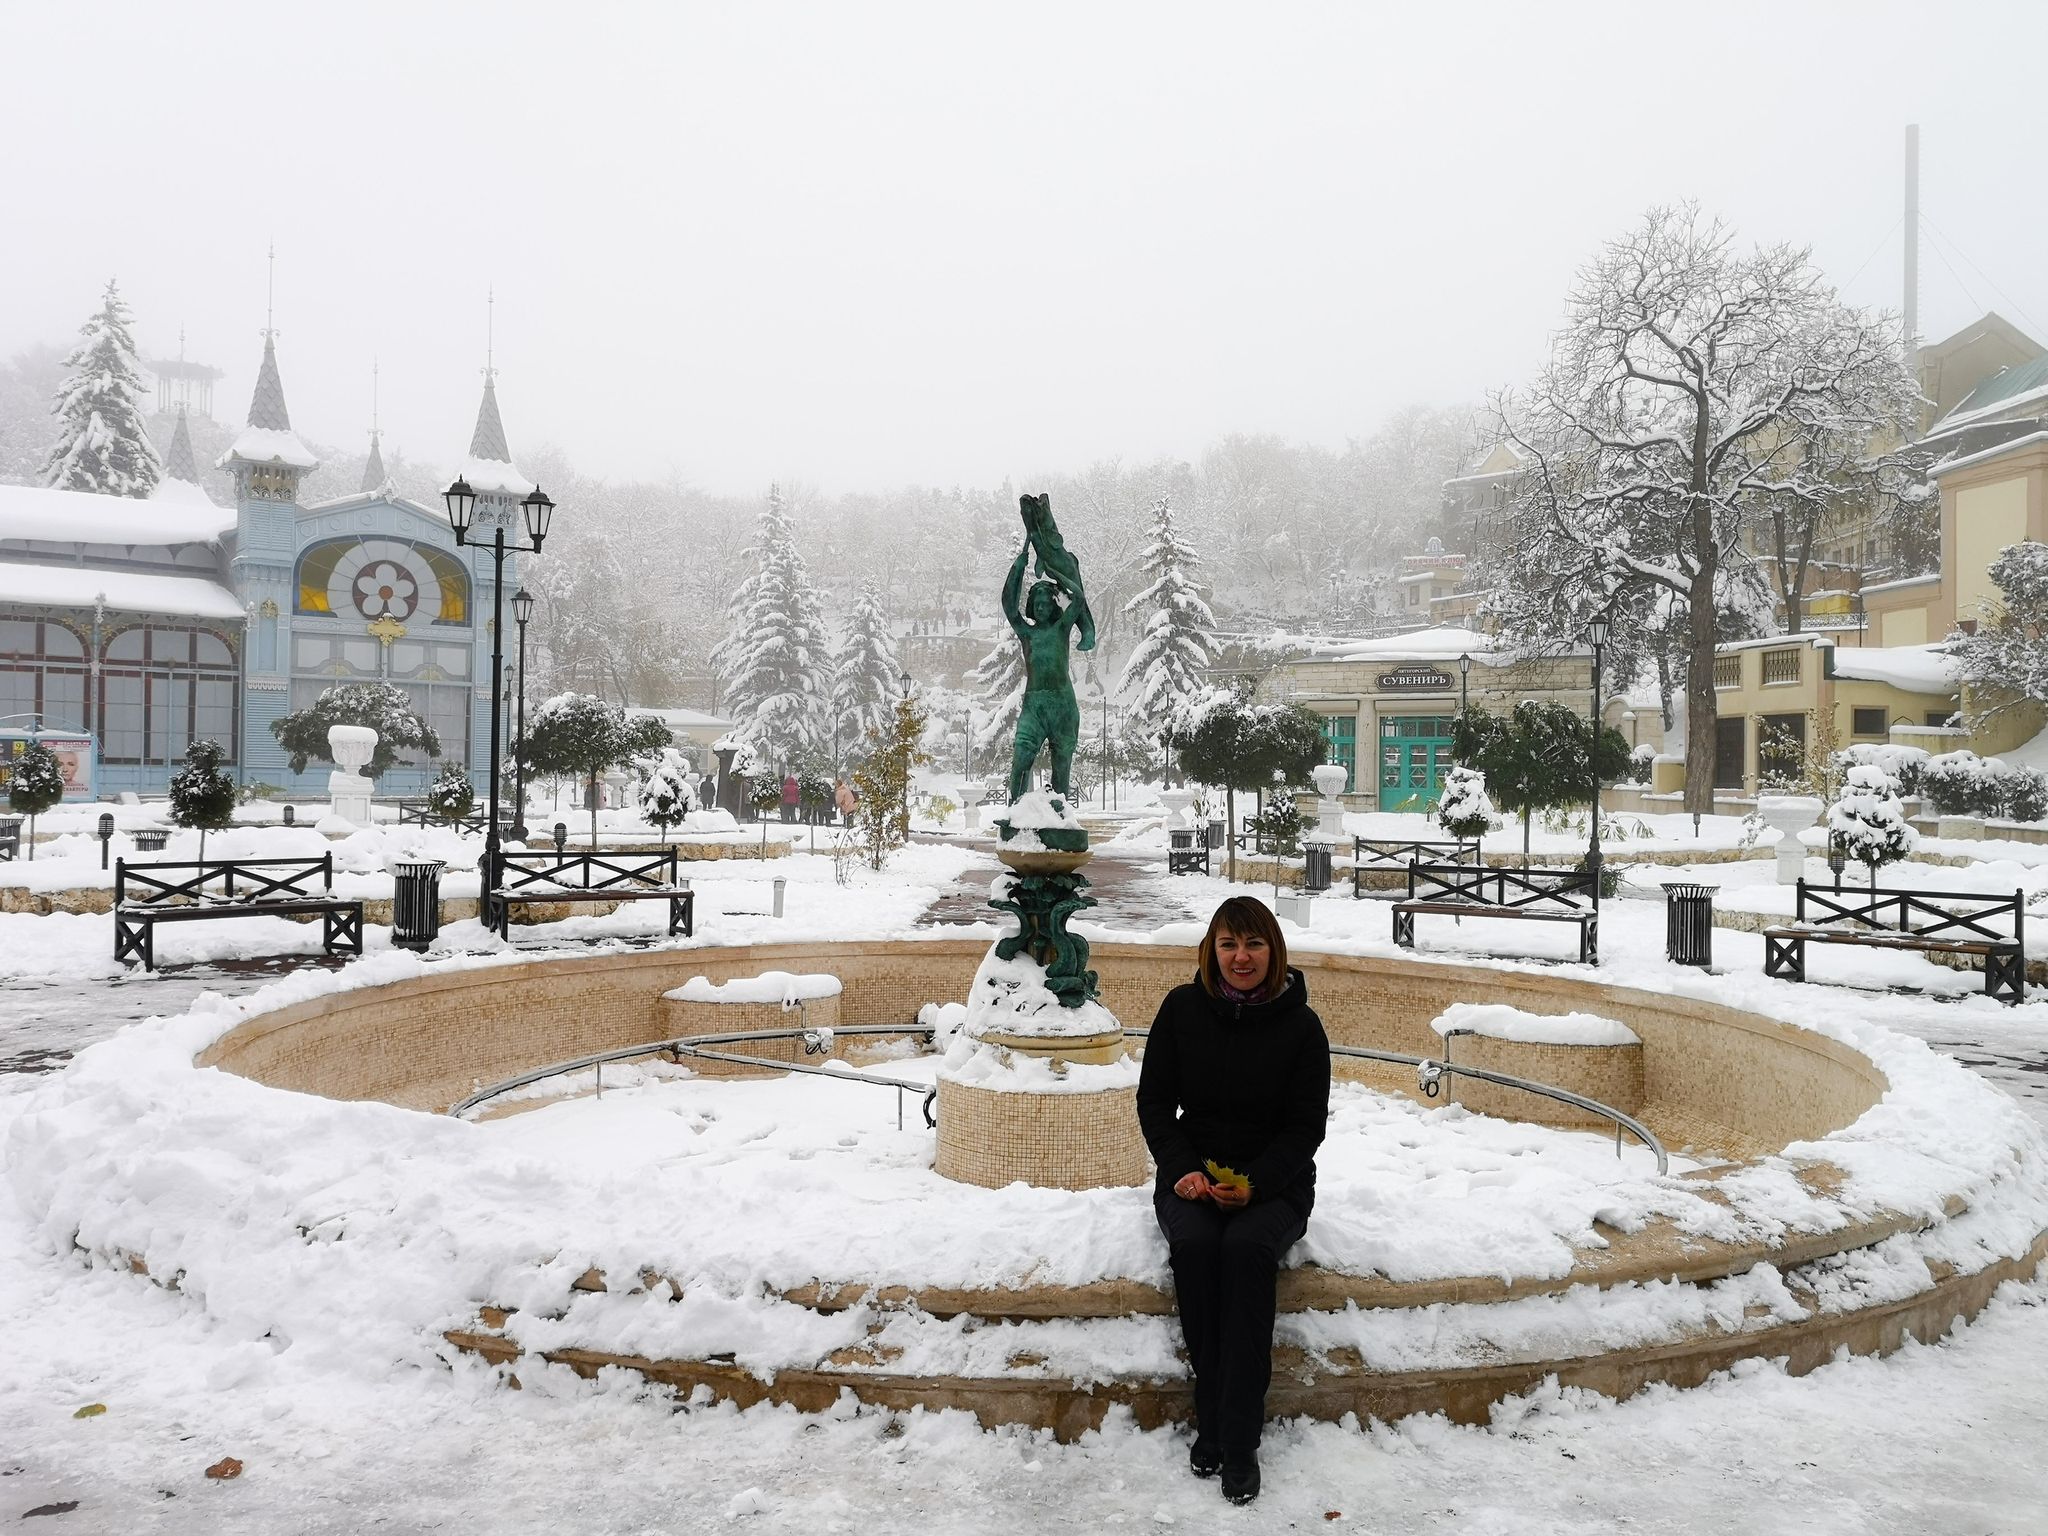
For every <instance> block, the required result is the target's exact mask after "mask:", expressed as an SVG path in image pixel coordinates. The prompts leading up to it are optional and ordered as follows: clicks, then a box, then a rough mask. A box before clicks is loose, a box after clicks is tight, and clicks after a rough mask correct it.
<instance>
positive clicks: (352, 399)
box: [0, 0, 2048, 492]
mask: <svg viewBox="0 0 2048 1536" xmlns="http://www.w3.org/2000/svg"><path fill="white" fill-rule="evenodd" d="M1425 11H1426V12H1427V13H1428V14H1417V13H1418V12H1425ZM2044 43H2048V5H2043V4H2041V3H2040V0H2032V3H2021V4H2013V5H1997V4H1989V3H1986V4H1976V5H1970V4H1953V3H1952V4H1949V5H1945V6H1942V7H1928V6H1924V5H1922V6H1915V7H1908V6H1905V5H1896V6H1894V5H1877V4H1869V3H1859V4H1854V5H1849V4H1842V5H1822V4H1807V3H1801V0H1775V3H1772V4H1765V5H1748V4H1731V3H1717V4H1715V5H1713V6H1710V7H1697V6H1687V7H1657V6H1647V5H1641V4H1624V5H1613V6H1607V5H1593V4H1581V3H1573V0H1559V3H1553V4H1545V5H1527V4H1512V5H1498V6H1494V5H1477V4H1461V5H1442V6H1433V7H1417V6H1401V7H1381V6H1368V5H1363V4H1360V5H1348V6H1330V7H1325V6H1309V5H1293V6H1286V5H1259V6H1244V5H1236V6H1227V7H1226V6H1215V7H1212V6H1204V5H1192V4H1186V3H1179V4H1172V5H1149V4H1146V5H1140V4H1128V5H1110V4H1093V5H1076V6H1065V5H1055V4H1045V3H1037V4H1032V5H1029V6H1004V7H1000V8H998V7H995V6H992V5H975V4H957V3H955V4H945V5H934V6H930V7H923V6H910V5H894V4H888V5H885V4H874V3H867V4H858V5H854V4H835V5H796V4H779V5H775V6H772V7H771V6H765V5H725V6H716V7H714V6H700V5H681V4H652V3H650V4H644V5H635V6H627V5H608V4H603V3H588V0H585V3H580V4H575V5H564V4H561V3H560V0H554V3H549V4H545V5H539V4H536V5H520V4H504V3H499V4H489V5H486V4H475V5H458V4H454V3H425V4H413V5H392V6H385V5H377V4H368V3H363V0H350V3H347V4H334V3H330V4H297V5H285V4H277V3H266V4H260V5H246V6H237V5H225V4H218V3H210V0H182V3H179V4H172V5H166V4H163V3H161V0H151V3H149V4H130V3H127V0H116V3H109V0H96V3H93V4H90V5H88V4H82V3H81V4H71V3H50V4H30V3H27V0H0V146H4V150H5V161H4V163H5V166H6V173H5V176H4V177H0V189H4V190H0V207H4V209H5V227H4V235H0V296H4V302H0V354H7V355H11V354H12V352H13V351H15V350H16V349H18V348H19V347H20V346H22V345H23V344H25V343H28V342H30V341H35V340H59V339H68V337H69V335H70V333H71V332H72V331H73V329H74V328H75V327H76V326H77V324H78V322H79V321H80V320H81V319H82V318H83V317H84V316H85V315H86V314H87V313H88V312H89V311H90V310H91V308H92V307H93V303H94V300H95V298H96V295H97V293H98V290H99V288H100V286H101V283H102V282H103V281H104V279H105V278H106V276H108V275H109V274H118V275H119V277H120V279H121V283H122V287H123V290H124V292H125V294H126V295H127V297H128V298H129V299H130V301H131V302H132V304H133V306H134V309H135V313H136V318H137V322H138V327H139V331H140V335H141V339H142V343H143V346H144V349H145V351H146V352H148V351H162V350H164V349H171V350H175V347H176V337H177V330H178V326H179V324H180V322H182V323H183V324H184V325H185V327H186V328H187V330H188V332H189V336H190V341H189V352H190V355H191V356H193V357H195V358H198V359H200V360H204V361H209V362H213V363H215V364H217V365H219V366H221V367H224V368H225V369H227V371H228V377H227V379H226V380H224V381H223V392H222V394H221V395H220V396H219V397H218V400H219V402H220V407H221V411H222V413H223V414H227V415H230V416H232V417H234V418H236V419H239V417H240V414H241V412H242V411H243V409H244V408H245V407H246V404H247V398H248V392H249V386H250V382H251V380H252V377H253V374H254V369H255V364H256V360H257V357H258V354H259V351H260V346H261V343H260V340H259V338H258V334H257V333H258V331H259V329H260V328H261V326H262V323H263V293H264V266H265V263H264V248H265V245H266V243H267V242H268V241H270V240H271V239H273V238H274V239H275V241H276V244H277V250H278V260H277V324H278V327H279V330H280V332H281V338H280V342H279V347H280V356H281V359H282V363H283V368H284V379H285V387H286V393H287V396H288V398H289V400H290V403H291V409H292V419H293V422H294V424H295V425H297V426H298V427H299V428H300V429H301V430H302V431H303V432H304V433H306V434H307V435H308V436H309V437H312V438H313V439H315V440H317V441H322V442H329V443H344V444H348V445H350V446H356V445H359V444H360V443H361V441H362V437H361V434H362V431H363V429H364V428H366V427H367V426H368V425H369V409H370V402H369V393H370V363H371V358H372V356H373V354H374V355H376V356H379V357H380V358H381V359H382V366H383V416H384V425H385V427H386V429H387V432H388V434H389V440H390V441H391V442H392V443H394V444H395V445H397V446H398V447H400V448H402V449H403V450H405V451H406V452H408V453H410V454H412V455H415V456H419V457H427V458H435V459H440V460H442V461H452V460H453V459H455V458H456V457H458V456H459V455H460V453H461V452H462V451H463V449H464V448H465V447H466V446H467V442H468V433H469V428H470V423H471V421H472V420H473V417H474V413H475V407H476V394H477V390H478V388H479V382H478V378H477V369H478V367H479V366H480V365H481V363H482V361H483V350H484V324H485V306H484V293H485V290H486V287H487V286H488V285H491V284H495V286H496V290H497V294H498V304H497V361H498V366H499V369H500V391H501V395H502V398H503V401H504V409H505V419H506V426H507V429H508V431H509V433H510V435H511V439H512V443H513V447H514V451H515V453H517V451H518V450H519V449H520V448H521V447H522V446H528V447H530V446H534V445H537V444H540V443H553V444H557V445H559V446H560V447H562V448H563V449H565V450H566V451H567V452H568V453H569V454H570V456H571V457H572V458H573V459H574V460H575V461H576V463H577V464H578V466H579V467H580V468H583V469H585V470H587V471H589V472H592V473H598V474H609V475H617V476H641V475H663V474H667V473H670V472H673V473H676V474H678V475H681V476H682V477H684V478H686V479H689V480H692V481H695V482H697V483H699V484H701V485H704V486H706V487H708V488H711V489H714V490H720V491H729V492H752V491H755V490H758V489H760V488H762V487H764V486H765V485H766V484H767V482H768V481H769V480H770V479H771V478H777V477H779V478H782V479H784V480H788V479H792V478H799V479H804V480H808V481H811V482H813V483H815V484H818V485H819V486H821V487H822V488H824V489H826V490H828V491H832V490H841V489H863V488H875V487H879V486H883V485H890V484H899V483H904V482H910V481H921V482H927V483H951V482H956V481H958V482H966V483H973V484H993V483H995V482H997V481H999V480H1000V479H1001V478H1002V477H1003V476H1004V475H1005V474H1006V473H1015V474H1018V475H1019V476H1020V477H1021V476H1023V475H1028V474H1033V473H1037V472H1040V471H1043V470H1051V469H1065V468H1075V467H1079V466H1081V465H1083V464H1085V463H1087V462H1088V461H1090V460H1092V459H1094V458H1097V457H1100V456H1103V455H1106V454H1111V453H1121V454H1124V455H1125V456H1127V457H1129V458H1133V459H1139V458H1145V457H1149V456H1151V455H1154V454H1160V453H1167V454H1174V455H1178V456H1182V457H1189V458H1192V457H1193V456H1195V455H1196V454H1198V453H1199V452H1200V450H1201V449H1202V448H1203V446H1204V445H1206V444H1207V443H1209V442H1211V441H1213V440H1214V439H1215V438H1216V437H1218V436H1219V435H1220V434H1222V433H1224V432H1227V431H1232V430H1241V431H1272V432H1278V433H1281V434H1284V435H1286V436H1288V437H1292V438H1306V439H1312V440H1316V441H1321V442H1326V443H1330V444H1333V445H1338V444H1341V443H1342V442H1343V440H1344V439H1345V438H1346V437H1347V436H1351V435H1355V434H1360V433H1363V432H1365V431H1367V430H1369V429H1370V428H1371V427H1372V425H1373V424H1374V423H1375V422H1376V421H1377V420H1378V419H1380V418H1381V417H1382V416H1384V415H1385V414H1386V413H1387V412H1389V411H1391V410H1393V409H1395V408H1397V407H1399V406H1401V405H1403V404H1406V403H1409V402H1424V403H1448V402H1452V401H1457V400H1464V399H1471V398H1476V397H1478V396H1479V395H1480V394H1481V393H1482V392H1483V391H1484V390H1486V389H1487V388H1488V387H1489V386H1492V385H1494V384H1497V383H1502V382H1506V381H1509V380H1511V379H1513V378H1516V377H1518V376H1520V375H1522V374H1524V373H1525V372H1527V371H1528V370H1529V369H1530V368H1531V367H1532V366H1533V365H1534V363H1535V362H1536V361H1537V359H1538V358H1539V357H1540V356H1541V353H1542V349H1543V343H1544V338H1545V336H1546V334H1547V332H1548V330H1549V329H1550V327H1551V326H1552V324H1553V323H1554V321H1555V318H1556V316H1557V313H1558V308H1559V304H1560V301H1561V297H1562V294H1563V292H1564V289H1565V287H1566V285H1567V283H1568V281H1569V279H1570V275H1571V272H1572V269H1573V267H1574V266H1575V265H1576V264H1577V263H1578V262H1579V261H1581V260H1582V259H1584V257H1585V256H1586V255H1587V254H1588V252H1589V251H1590V250H1591V249H1592V248H1593V247H1594V246H1596V245H1597V244H1598V243H1599V242H1600V240H1601V239H1603V238H1604V237H1606V236H1608V235H1611V234H1612V233H1614V232H1616V231H1617V230H1619V229H1621V228H1623V227H1625V226H1627V225H1628V224H1629V223H1631V222H1632V221H1633V220H1635V219H1636V218H1637V217H1638V216H1639V215H1640V214H1641V212H1642V210H1643V209H1644V208H1645V207H1647V206H1648V205H1650V204H1651V203H1654V202H1658V201H1667V200H1674V199H1679V198H1684V197H1695V198H1698V199H1699V200H1700V201H1701V202H1702V203H1703V204H1704V205H1706V206H1707V207H1708V208H1710V209H1713V210H1716V211H1718V212H1720V213H1722V214H1724V215H1725V216H1727V217H1728V218H1729V219H1730V220H1732V221H1733V222H1734V223H1736V224H1737V225H1738V226H1739V227H1740V228H1741V229H1742V230H1743V232H1744V233H1745V234H1746V235H1749V236H1754V237H1756V238H1759V239H1767V240H1780V239H1790V240H1797V241H1802V242H1806V243H1810V244H1811V245H1812V246H1813V247H1814V250H1815V254H1816V257H1817V259H1818V260H1819V261H1820V262H1821V264H1822V265H1823V266H1824V267H1825V268H1826V269H1827V270H1828V271H1829V273H1830V274H1831V275H1832V276H1833V277H1834V278H1835V279H1836V280H1837V281H1838V282H1840V283H1841V284H1842V285H1843V287H1844V291H1845V293H1846V294H1847V296H1848V297H1849V298H1851V299H1852V300H1854V301H1855V302H1858V303H1864V304H1870V305H1882V306H1886V307H1892V308H1896V307H1897V306H1898V304H1899V302H1900V272H1899V269H1900V252H1901V243H1900V242H1901V236H1900V231H1899V228H1898V225H1899V213H1900V204H1901V191H1900V182H1901V155H1902V148H1901V145H1902V137H1903V125H1904V124H1905V123H1906V122H1908V121H1912V120H1917V121H1918V122H1919V123H1920V124H1921V125H1922V188H1923V190H1922V199H1923V207H1924V208H1925V210H1926V212H1927V213H1928V215H1929V216H1930V218H1931V220H1932V221H1933V225H1934V228H1933V229H1932V230H1931V231H1930V232H1929V233H1928V234H1927V235H1926V236H1925V237H1924V239H1923V253H1922V261H1921V271H1922V308H1921V312H1922V317H1923V319H1922V326H1921V330H1922V333H1923V334H1924V335H1926V336H1929V337H1938V336H1941V335H1945V334H1947V333H1948V332H1949V331H1950V330H1953V329H1954V328H1956V327H1957V326H1959V325H1961V324H1963V323H1965V322H1966V321H1968V320H1970V319H1972V318H1974V317H1975V316H1976V315H1977V314H1979V313H1981V312H1982V310H1983V309H1985V308H1996V309H1998V310H2000V311H2001V312H2002V313H2004V314H2006V316H2007V317H2008V318H2009V319H2012V320H2014V321H2015V322H2016V323H2018V324H2020V325H2021V326H2022V327H2023V328H2026V329H2029V330H2032V331H2034V332H2035V333H2036V334H2041V331H2042V328H2041V326H2040V325H2039V324H2037V323H2035V322H2034V321H2033V320H2032V319H2030V316H2032V317H2043V318H2048V262H2044V261H2043V259H2042V256H2043V251H2044V242H2043V235H2044V226H2048V201H2044V199H2043V198H2042V197H2041V195H2040V193H2039V183H2038V166H2037V164H2036V161H2037V156H2038V144H2039V133H2038V126H2039V118H2040V113H2039V107H2038V102H2039V97H2040V87H2041V74H2040V71H2041V61H2042V59H2043V58H2044V56H2048V55H2044V52H2043V45H2044ZM1943 237H1946V239H1947V242H1948V244H1946V245H1944V244H1943ZM1944 255H1946V260H1947V262H1952V263H1953V265H1954V267H1955V273H1951V271H1950V270H1949V266H1948V265H1947V264H1945V261H1944ZM1970 262H1975V263H1977V264H1979V265H1980V266H1981V270H1978V269H1976V268H1973V267H1972V266H1971V265H1970V264H1969V263H1970ZM1957 274H1959V277H1960V280H1959V277H1958V275H1957ZM1965 285H1967V288H1966V286H1965Z"/></svg>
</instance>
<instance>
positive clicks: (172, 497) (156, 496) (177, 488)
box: [149, 475, 213, 507]
mask: <svg viewBox="0 0 2048 1536" xmlns="http://www.w3.org/2000/svg"><path fill="white" fill-rule="evenodd" d="M149 499H150V500H151V501H152V502H155V503H157V504H159V505H161V504H162V503H164V502H167V501H170V502H185V503H187V504H189V505H196V506H202V507H210V506H212V505H213V498H212V497H211V496H209V495H207V494H206V492H205V490H204V489H203V488H201V487H200V486H199V485H197V484H195V483H194V482H192V481H190V480H179V479H175V478H173V477H172V476H170V475H165V476H164V477H163V479H161V480H159V481H157V483H156V489H155V490H153V491H151V492H150V493H149Z"/></svg>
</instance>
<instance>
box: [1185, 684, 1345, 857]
mask: <svg viewBox="0 0 2048 1536" xmlns="http://www.w3.org/2000/svg"><path fill="white" fill-rule="evenodd" d="M1174 741H1175V743H1176V744H1177V745H1178V746H1179V749H1180V766H1181V769H1182V771H1183V772H1184V773H1186V775H1187V776H1188V777H1189V778H1192V779H1196V780H1198V781H1200V782H1201V783H1204V784H1215V785H1220V786H1221V787H1222V789H1223V791H1224V807H1225V809H1224V820H1225V825H1226V826H1227V827H1229V828H1230V830H1231V831H1233V832H1234V831H1235V830H1236V828H1237V792H1238V791H1239V790H1244V791H1247V792H1250V791H1253V790H1265V789H1269V788H1277V789H1278V790H1279V791H1281V792H1282V793H1283V794H1284V791H1285V790H1287V789H1288V788H1290V787H1300V786H1304V785H1306V784H1307V783H1308V782H1309V770H1310V769H1311V768H1313V767H1315V766H1316V764H1318V763H1320V762H1321V761H1322V760H1323V748H1324V741H1323V722H1322V718H1321V717H1320V716H1319V715H1317V714H1316V713H1315V712H1314V711H1313V710H1309V709H1305V708H1303V707H1302V706H1301V705H1299V704H1255V703H1253V702H1252V701H1251V698H1250V696H1249V689H1248V688H1246V687H1245V686H1244V685H1242V684H1240V685H1239V686H1238V687H1237V688H1234V689H1225V688H1212V689H1210V690H1209V691H1208V692H1206V693H1204V694H1203V695H1201V697H1199V698H1197V699H1196V700H1195V702H1194V703H1193V704H1191V705H1189V706H1188V707H1187V708H1186V709H1184V710H1182V711H1181V712H1180V714H1179V715H1177V716H1176V717H1175V722H1174ZM1228 857H1229V877H1230V878H1231V879H1233V880H1235V879H1236V878H1237V843H1236V841H1235V839H1233V840H1232V841H1231V844H1230V852H1229V855H1228Z"/></svg>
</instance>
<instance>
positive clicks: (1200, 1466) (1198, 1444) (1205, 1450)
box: [1188, 1435, 1223, 1477]
mask: <svg viewBox="0 0 2048 1536" xmlns="http://www.w3.org/2000/svg"><path fill="white" fill-rule="evenodd" d="M1222 1465H1223V1451H1222V1449H1221V1448H1220V1447H1219V1446H1218V1445H1217V1444H1216V1442H1215V1441H1214V1440H1209V1439H1206V1438H1204V1437H1203V1436H1201V1435H1196V1436H1195V1443H1194V1444H1193V1445H1191V1446H1189V1447H1188V1470H1189V1471H1190V1472H1192V1473H1194V1474H1195V1476H1197V1477H1214V1476H1215V1475H1216V1473H1217V1470H1218V1469H1219V1468H1221V1467H1222Z"/></svg>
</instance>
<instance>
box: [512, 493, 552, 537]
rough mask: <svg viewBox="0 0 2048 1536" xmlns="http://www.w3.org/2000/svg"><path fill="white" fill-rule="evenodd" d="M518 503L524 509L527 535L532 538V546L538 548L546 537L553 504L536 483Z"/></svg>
mask: <svg viewBox="0 0 2048 1536" xmlns="http://www.w3.org/2000/svg"><path fill="white" fill-rule="evenodd" d="M519 505H520V506H522V507H524V508H525V509H526V532H527V535H528V537H530V538H531V539H532V540H533V547H534V548H535V549H539V548H540V547H541V545H542V543H543V542H545V541H546V539H547V536H548V522H549V520H550V519H551V518H553V517H554V515H555V504H554V502H552V501H551V500H549V499H548V493H547V492H546V491H544V490H542V489H541V488H540V487H539V486H537V485H536V486H535V487H534V488H533V489H532V490H530V491H528V492H527V493H526V499H525V500H524V501H522V502H520V503H519Z"/></svg>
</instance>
